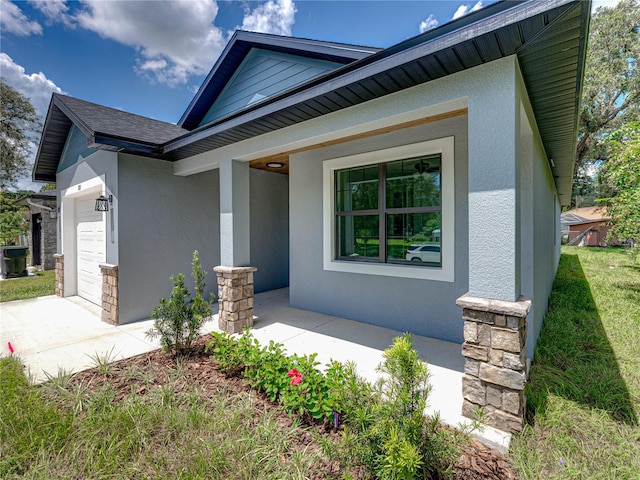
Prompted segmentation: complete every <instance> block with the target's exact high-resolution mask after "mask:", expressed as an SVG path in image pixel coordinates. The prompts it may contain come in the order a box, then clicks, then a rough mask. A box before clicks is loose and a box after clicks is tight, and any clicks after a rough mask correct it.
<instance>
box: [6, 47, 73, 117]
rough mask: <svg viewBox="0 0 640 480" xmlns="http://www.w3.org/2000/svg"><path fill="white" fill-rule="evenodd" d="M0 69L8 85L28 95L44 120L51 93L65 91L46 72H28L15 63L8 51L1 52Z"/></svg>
mask: <svg viewBox="0 0 640 480" xmlns="http://www.w3.org/2000/svg"><path fill="white" fill-rule="evenodd" d="M0 71H2V78H3V79H4V81H5V82H6V83H7V85H11V86H12V87H13V88H15V89H16V90H17V91H18V92H20V93H22V94H23V95H24V96H25V97H27V98H28V99H29V101H30V102H31V105H33V108H35V109H36V111H37V112H38V115H39V116H40V118H41V119H42V120H43V121H44V117H45V115H46V114H47V109H48V108H49V101H50V100H51V94H52V93H53V92H56V93H63V92H62V89H61V88H60V87H58V86H57V85H56V84H55V83H54V82H53V81H52V80H49V79H48V78H47V76H46V75H45V74H44V73H42V72H38V73H31V74H27V73H26V72H25V69H24V67H23V66H22V65H19V64H17V63H15V62H14V61H13V59H12V58H11V57H10V56H9V55H7V54H6V53H0Z"/></svg>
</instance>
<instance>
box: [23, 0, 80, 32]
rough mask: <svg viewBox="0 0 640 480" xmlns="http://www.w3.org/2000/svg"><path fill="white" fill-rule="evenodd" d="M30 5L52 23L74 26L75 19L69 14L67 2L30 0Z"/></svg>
mask: <svg viewBox="0 0 640 480" xmlns="http://www.w3.org/2000/svg"><path fill="white" fill-rule="evenodd" d="M29 3H30V4H31V5H33V6H34V7H35V8H37V9H38V10H40V11H41V12H42V13H43V14H44V16H45V17H47V19H48V20H49V21H50V22H58V23H62V24H63V25H67V26H72V25H73V17H72V16H71V15H70V14H69V6H68V5H67V0H29Z"/></svg>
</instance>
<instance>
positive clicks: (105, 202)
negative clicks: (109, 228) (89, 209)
mask: <svg viewBox="0 0 640 480" xmlns="http://www.w3.org/2000/svg"><path fill="white" fill-rule="evenodd" d="M110 203H113V195H109V198H107V197H105V196H104V195H100V196H99V197H98V198H96V208H95V211H96V212H108V211H109V204H110Z"/></svg>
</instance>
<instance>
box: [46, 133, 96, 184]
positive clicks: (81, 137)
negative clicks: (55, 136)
mask: <svg viewBox="0 0 640 480" xmlns="http://www.w3.org/2000/svg"><path fill="white" fill-rule="evenodd" d="M95 152H97V150H95V149H93V148H89V147H87V137H86V136H85V134H84V133H82V131H81V130H80V129H79V128H78V127H76V126H75V125H71V129H69V135H67V141H66V143H65V144H64V149H63V150H62V155H60V163H58V170H57V172H56V173H60V172H62V171H63V170H65V169H67V168H69V167H70V166H71V165H75V164H76V163H79V162H81V161H83V160H84V159H85V158H87V157H88V156H89V155H91V154H92V153H95Z"/></svg>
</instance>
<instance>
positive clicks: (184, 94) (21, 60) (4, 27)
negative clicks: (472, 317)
mask: <svg viewBox="0 0 640 480" xmlns="http://www.w3.org/2000/svg"><path fill="white" fill-rule="evenodd" d="M615 2H616V0H604V1H600V2H598V3H597V5H602V4H611V3H615ZM490 3H493V0H480V1H478V0H472V1H463V0H446V1H417V0H414V1H402V0H397V1H370V0H369V1H366V0H361V1H337V0H334V1H318V0H266V1H265V0H263V1H259V2H258V1H217V2H216V1H214V0H186V1H140V0H135V1H134V0H129V1H107V0H81V1H67V0H24V1H13V2H12V1H10V0H0V74H1V75H2V77H3V79H4V81H5V82H6V83H8V84H10V85H12V86H13V87H14V88H16V89H17V90H18V91H20V92H21V93H23V94H24V95H25V96H27V97H28V98H29V99H30V100H31V103H32V104H33V105H34V107H36V109H37V110H38V112H39V113H40V114H41V116H42V117H44V115H45V114H46V109H47V106H48V104H49V99H50V97H51V93H52V92H60V93H65V94H67V95H71V96H74V97H78V98H82V99H84V100H88V101H92V102H96V103H99V104H102V105H107V106H110V107H114V108H119V109H122V110H126V111H129V112H132V113H137V114H139V115H144V116H147V117H152V118H156V119H158V120H163V121H167V122H173V123H175V122H177V121H178V120H179V118H180V116H181V115H182V113H183V111H184V110H185V109H186V107H187V105H188V104H189V101H190V100H191V98H192V97H193V95H194V93H195V91H196V90H197V89H198V87H199V86H200V83H201V82H202V80H203V79H204V77H205V76H206V74H207V73H208V72H209V70H210V69H211V67H212V66H213V64H214V62H215V60H216V59H217V58H218V56H219V54H220V52H221V51H222V49H223V48H224V46H225V44H226V43H227V41H228V39H229V37H230V36H231V34H232V33H233V31H234V30H236V29H238V28H241V29H244V30H251V31H258V32H267V33H275V34H280V35H293V36H297V37H305V38H312V39H318V40H329V41H335V42H345V43H354V44H359V45H369V46H376V47H388V46H390V45H393V44H395V43H398V42H400V41H402V40H404V39H406V38H409V37H413V36H415V35H418V34H419V33H421V32H422V31H424V30H426V29H429V28H433V27H434V26H437V25H439V24H443V23H446V22H448V21H451V20H452V19H453V18H457V17H458V16H461V15H464V14H466V13H468V12H470V11H472V10H474V9H477V8H481V7H482V6H486V5H488V4H490Z"/></svg>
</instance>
